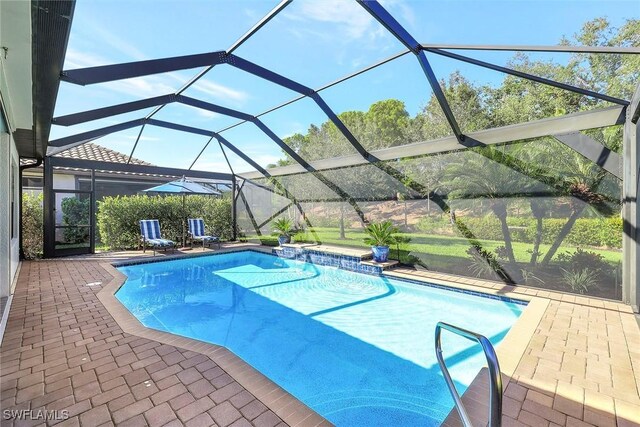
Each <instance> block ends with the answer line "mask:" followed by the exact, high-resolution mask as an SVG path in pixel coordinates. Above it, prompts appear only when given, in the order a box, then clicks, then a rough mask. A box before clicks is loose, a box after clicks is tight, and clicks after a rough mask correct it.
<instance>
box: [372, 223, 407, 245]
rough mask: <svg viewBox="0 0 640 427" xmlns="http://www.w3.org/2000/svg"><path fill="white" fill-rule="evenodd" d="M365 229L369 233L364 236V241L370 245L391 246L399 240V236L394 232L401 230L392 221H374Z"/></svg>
mask: <svg viewBox="0 0 640 427" xmlns="http://www.w3.org/2000/svg"><path fill="white" fill-rule="evenodd" d="M364 231H365V232H366V233H367V237H365V238H364V242H365V243H366V244H367V245H370V246H389V245H393V244H395V243H396V242H397V237H396V236H394V234H397V233H398V232H399V230H398V228H397V227H395V226H394V225H393V224H392V223H391V221H388V220H387V221H382V222H372V223H370V224H369V225H368V226H367V227H366V228H365V229H364Z"/></svg>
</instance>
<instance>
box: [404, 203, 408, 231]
mask: <svg viewBox="0 0 640 427" xmlns="http://www.w3.org/2000/svg"><path fill="white" fill-rule="evenodd" d="M408 227H409V224H408V223H407V201H406V200H405V201H404V228H405V230H406V229H407V228H408Z"/></svg>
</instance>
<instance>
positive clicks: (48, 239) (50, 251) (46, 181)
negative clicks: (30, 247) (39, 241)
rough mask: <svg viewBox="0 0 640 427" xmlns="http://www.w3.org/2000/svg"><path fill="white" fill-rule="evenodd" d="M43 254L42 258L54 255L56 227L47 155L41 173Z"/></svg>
mask: <svg viewBox="0 0 640 427" xmlns="http://www.w3.org/2000/svg"><path fill="white" fill-rule="evenodd" d="M42 190H43V209H42V210H43V214H44V218H43V222H42V223H43V230H42V236H43V238H44V242H43V248H42V249H43V255H44V258H52V257H53V256H54V249H55V239H56V228H55V217H54V215H55V213H54V207H55V203H56V201H55V200H54V199H53V197H54V194H53V166H52V165H51V161H50V160H49V158H48V157H45V159H44V175H43V185H42Z"/></svg>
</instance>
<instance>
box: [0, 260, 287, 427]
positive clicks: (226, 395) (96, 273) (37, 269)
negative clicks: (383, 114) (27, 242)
mask: <svg viewBox="0 0 640 427" xmlns="http://www.w3.org/2000/svg"><path fill="white" fill-rule="evenodd" d="M110 279H111V276H110V275H108V274H107V273H106V271H105V270H104V269H103V268H102V267H101V266H100V264H99V263H98V262H94V261H93V262H92V261H66V260H60V261H40V262H25V263H24V264H23V266H22V271H21V272H20V277H19V278H18V284H17V287H16V292H15V294H14V299H13V303H12V305H11V311H10V313H9V321H8V324H7V330H6V333H5V336H4V340H3V342H2V347H1V357H2V361H1V369H2V378H1V382H2V403H1V406H2V409H3V411H4V410H21V409H30V410H33V411H34V413H37V410H38V409H46V410H49V411H53V410H59V411H62V410H66V411H68V415H69V418H68V419H67V420H65V421H62V422H59V424H58V425H60V426H78V425H81V426H92V427H94V426H102V425H104V426H108V425H122V426H127V425H129V426H136V427H139V426H145V425H149V426H165V425H166V426H174V425H175V426H178V425H183V424H184V425H187V426H210V425H218V426H228V425H231V426H234V427H241V426H256V427H262V426H264V427H272V426H284V425H286V424H284V423H283V422H282V421H281V419H280V418H279V417H278V416H276V415H275V414H274V413H273V412H272V411H271V410H269V409H267V407H266V406H265V405H263V404H262V403H261V402H260V401H259V400H257V399H256V398H255V397H254V396H253V395H252V394H251V393H249V392H247V391H246V390H245V389H244V388H243V387H242V386H241V385H240V384H238V383H237V382H236V381H235V380H234V379H233V378H231V377H230V376H229V375H228V374H226V373H225V372H224V371H223V370H222V369H221V368H220V367H219V366H217V365H216V364H215V363H214V362H213V361H211V360H210V359H209V358H208V357H206V356H204V355H202V354H198V353H196V352H193V351H188V350H184V349H180V348H176V347H173V346H171V345H166V344H160V343H158V342H154V341H151V340H148V339H145V338H139V337H136V336H133V335H129V334H126V333H124V332H123V331H122V330H121V329H120V327H119V326H118V324H117V323H116V322H115V321H114V319H113V318H112V317H111V315H110V314H109V312H108V311H107V310H106V309H105V308H104V307H103V306H102V304H101V303H100V302H99V300H98V298H97V297H96V293H97V292H98V291H99V290H100V289H101V285H98V284H96V285H93V286H89V285H88V284H92V283H97V282H101V283H107V282H108V281H109V280H110ZM3 414H4V412H3ZM55 423H56V422H55V421H52V422H49V425H51V424H55ZM38 424H42V420H39V421H35V422H33V421H31V422H27V421H24V420H23V421H14V420H5V419H4V416H3V420H2V425H3V426H4V425H7V426H8V425H38ZM42 425H44V424H42Z"/></svg>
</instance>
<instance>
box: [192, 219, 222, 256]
mask: <svg viewBox="0 0 640 427" xmlns="http://www.w3.org/2000/svg"><path fill="white" fill-rule="evenodd" d="M205 233H206V232H205V229H204V219H202V218H189V238H190V239H191V246H193V242H194V241H199V242H200V241H201V242H202V250H204V245H207V244H212V243H217V244H218V248H220V238H219V237H218V236H209V235H207V234H205Z"/></svg>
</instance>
